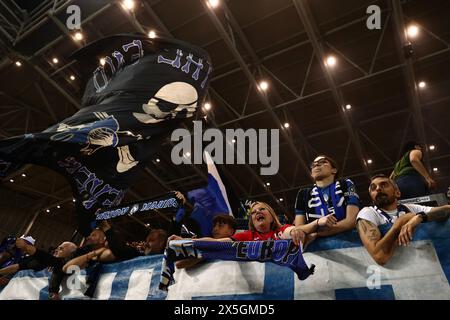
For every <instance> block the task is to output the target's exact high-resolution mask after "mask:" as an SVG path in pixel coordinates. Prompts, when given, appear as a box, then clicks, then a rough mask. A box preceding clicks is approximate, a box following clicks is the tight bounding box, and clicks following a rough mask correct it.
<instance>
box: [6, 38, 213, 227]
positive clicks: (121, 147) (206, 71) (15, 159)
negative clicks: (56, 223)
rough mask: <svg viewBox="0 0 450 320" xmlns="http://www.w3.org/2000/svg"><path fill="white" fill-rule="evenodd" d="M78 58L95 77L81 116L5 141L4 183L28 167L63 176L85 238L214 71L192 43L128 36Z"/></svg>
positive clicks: (192, 106) (199, 99)
mask: <svg viewBox="0 0 450 320" xmlns="http://www.w3.org/2000/svg"><path fill="white" fill-rule="evenodd" d="M73 57H74V58H75V59H77V60H78V61H79V63H80V65H81V66H82V70H89V72H90V79H89V81H88V82H87V84H86V89H85V92H84V95H83V98H82V102H81V104H82V108H81V110H80V111H78V112H77V113H75V114H74V115H73V116H72V117H70V118H67V119H65V120H63V121H61V122H60V123H58V124H56V125H54V126H52V127H50V128H48V129H47V130H45V131H43V132H40V133H35V134H25V135H23V136H18V137H13V138H9V139H6V140H2V141H0V177H5V176H7V175H9V174H11V173H13V172H14V171H16V170H17V169H19V168H20V167H21V166H22V165H24V164H26V163H33V164H38V165H42V166H46V167H49V168H51V169H53V170H55V171H57V172H59V173H61V174H63V175H64V176H65V177H66V178H67V179H68V181H69V183H70V184H71V186H72V189H73V193H74V197H75V199H76V211H77V215H78V221H79V231H80V232H82V233H83V234H87V233H89V231H90V229H91V228H92V222H93V221H94V220H95V212H96V211H97V210H98V209H99V208H105V207H112V206H117V205H118V204H119V203H120V202H121V201H122V199H123V196H124V194H125V192H126V190H127V189H128V188H129V187H130V186H131V185H132V184H133V183H134V182H135V181H136V180H137V179H138V178H139V173H140V170H139V169H140V168H142V167H143V166H145V164H146V163H147V162H148V160H149V159H150V158H151V157H152V154H153V152H154V151H155V150H156V148H157V147H158V145H160V144H161V141H162V140H163V139H164V138H165V137H167V135H168V134H170V133H171V132H172V130H174V129H175V128H177V127H179V126H180V125H181V122H183V121H184V120H186V119H188V118H191V117H192V116H193V115H194V113H195V112H196V110H197V108H198V106H199V105H201V104H202V103H203V100H204V97H205V93H206V88H207V85H208V82H209V78H210V74H211V71H212V65H211V61H210V58H209V55H208V54H207V53H206V52H205V51H203V50H202V49H200V48H197V47H195V46H192V45H190V44H188V43H185V42H182V41H178V40H173V39H162V38H155V39H150V38H148V37H147V36H145V35H129V34H126V35H115V36H111V37H108V38H105V39H101V40H99V41H96V42H94V43H91V44H89V45H87V46H86V47H85V48H82V49H80V50H79V51H78V52H75V54H74V56H73ZM100 58H103V62H104V63H103V64H100V62H99V59H100Z"/></svg>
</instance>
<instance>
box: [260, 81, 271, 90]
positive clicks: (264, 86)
mask: <svg viewBox="0 0 450 320" xmlns="http://www.w3.org/2000/svg"><path fill="white" fill-rule="evenodd" d="M259 88H260V89H261V90H262V91H266V90H267V89H268V88H269V84H268V83H267V81H261V82H260V83H259Z"/></svg>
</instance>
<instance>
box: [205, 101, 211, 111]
mask: <svg viewBox="0 0 450 320" xmlns="http://www.w3.org/2000/svg"><path fill="white" fill-rule="evenodd" d="M204 107H205V110H210V109H211V103H209V102H206V103H205V105H204Z"/></svg>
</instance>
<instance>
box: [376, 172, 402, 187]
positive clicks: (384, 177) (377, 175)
mask: <svg viewBox="0 0 450 320" xmlns="http://www.w3.org/2000/svg"><path fill="white" fill-rule="evenodd" d="M377 178H383V179H388V180H389V182H390V183H391V184H392V186H393V187H394V189H398V186H397V183H396V182H395V181H394V180H392V179H391V177H389V176H387V175H385V174H383V173H378V174H376V175H374V176H372V177H371V178H370V183H372V181H373V180H375V179H377ZM369 188H370V186H369Z"/></svg>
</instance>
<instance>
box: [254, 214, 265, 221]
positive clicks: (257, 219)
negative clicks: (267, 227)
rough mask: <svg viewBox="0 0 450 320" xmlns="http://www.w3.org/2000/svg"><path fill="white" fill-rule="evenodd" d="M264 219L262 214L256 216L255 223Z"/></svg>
mask: <svg viewBox="0 0 450 320" xmlns="http://www.w3.org/2000/svg"><path fill="white" fill-rule="evenodd" d="M264 219H265V217H264V215H263V214H258V215H257V216H256V221H263V220H264Z"/></svg>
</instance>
